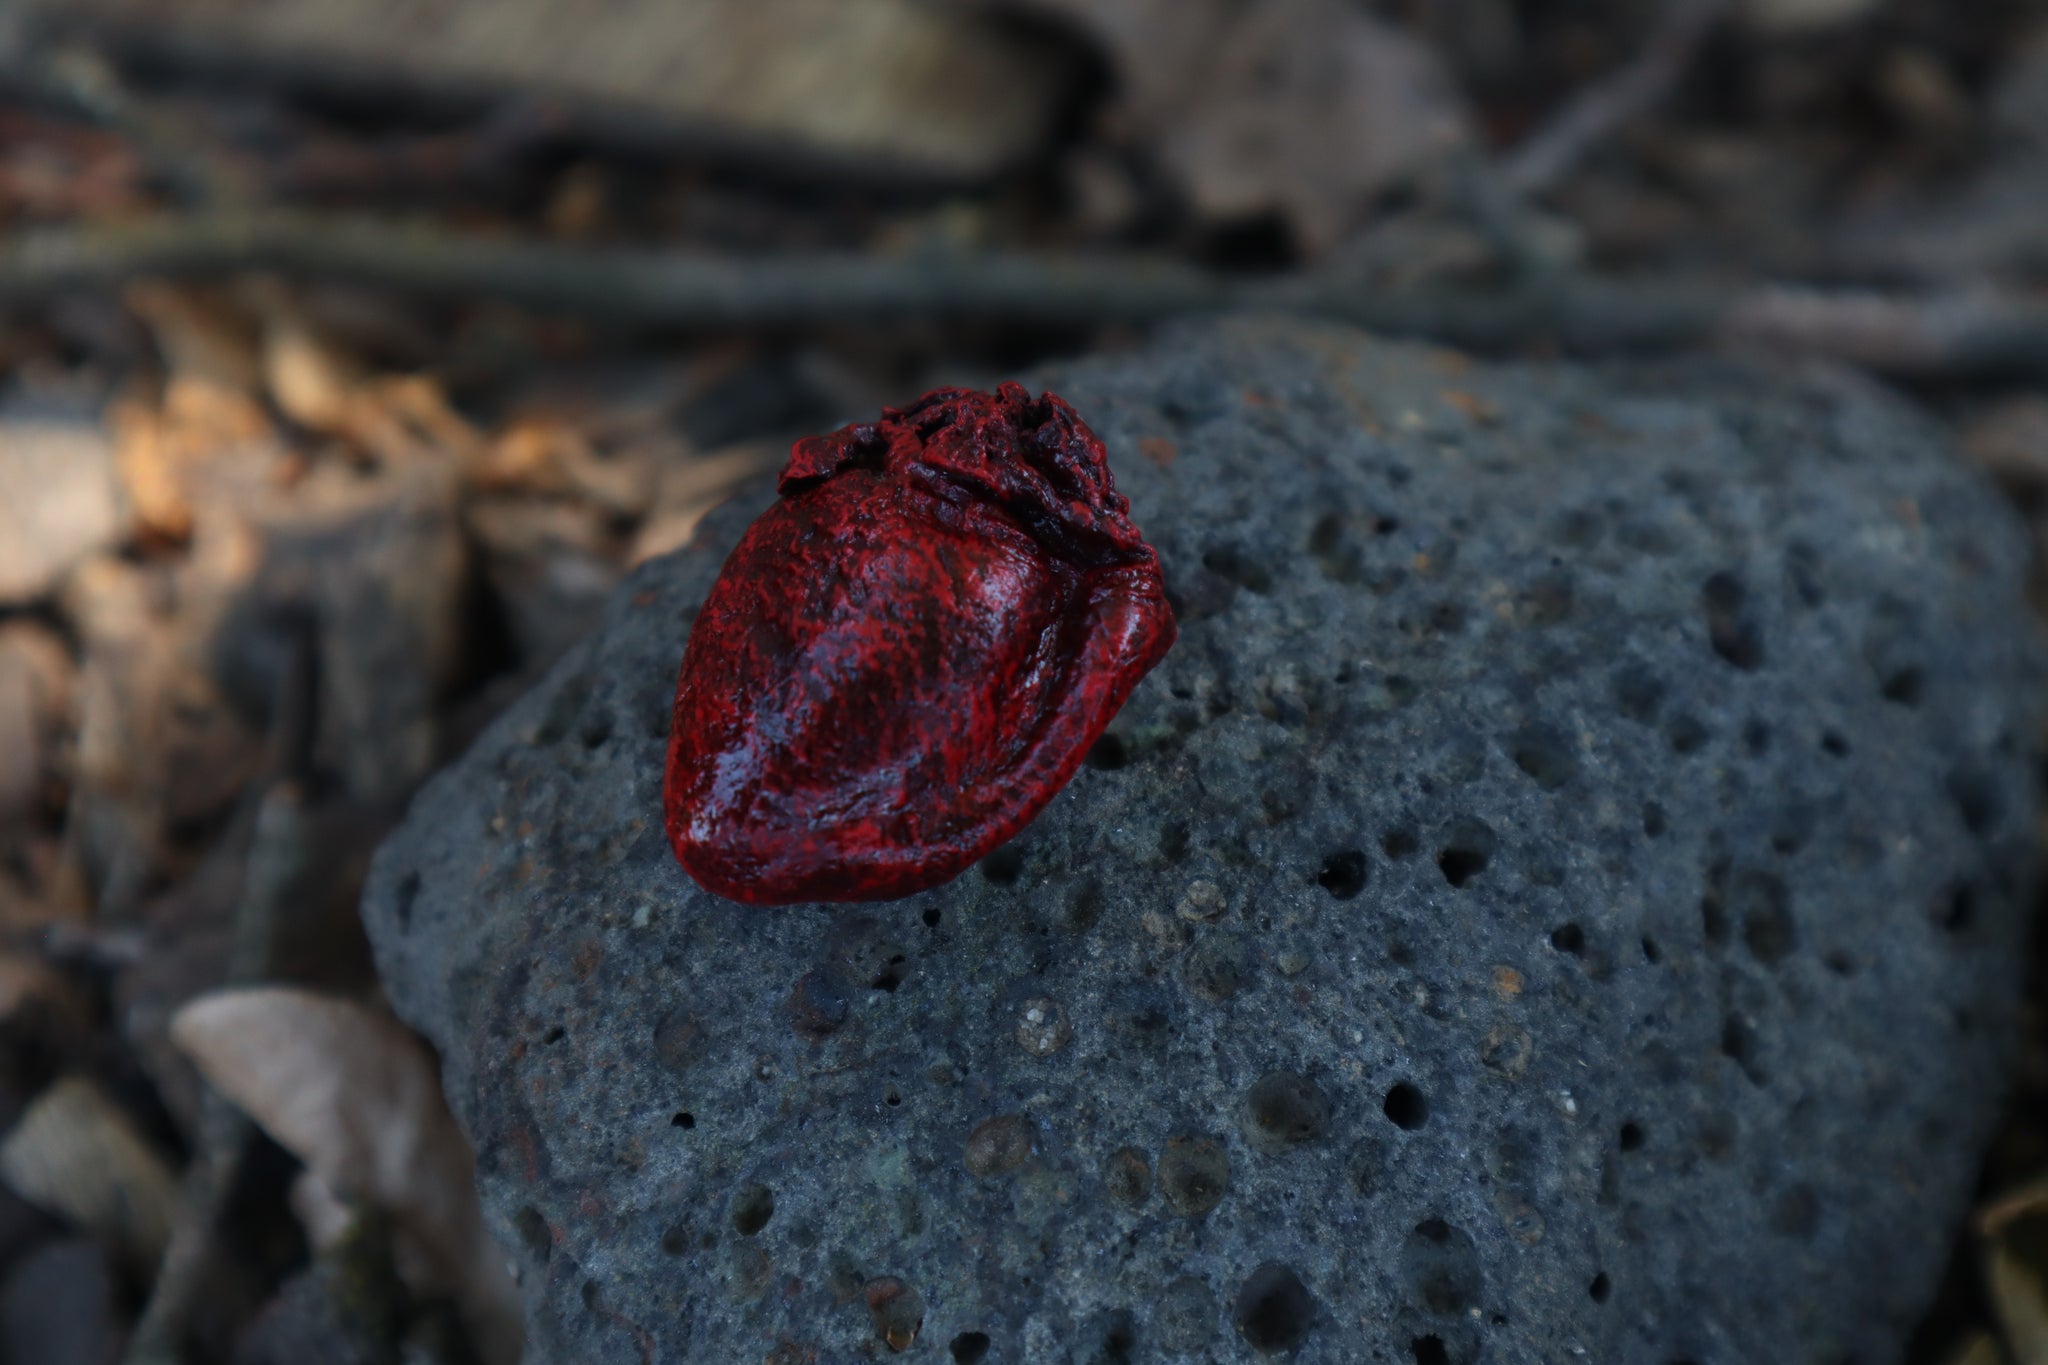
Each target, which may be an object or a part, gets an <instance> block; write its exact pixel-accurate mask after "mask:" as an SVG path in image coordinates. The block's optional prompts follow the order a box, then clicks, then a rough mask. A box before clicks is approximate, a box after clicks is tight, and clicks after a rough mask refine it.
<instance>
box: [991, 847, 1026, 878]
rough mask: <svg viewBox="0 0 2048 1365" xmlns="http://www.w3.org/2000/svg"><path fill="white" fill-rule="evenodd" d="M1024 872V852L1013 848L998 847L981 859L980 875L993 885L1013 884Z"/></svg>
mask: <svg viewBox="0 0 2048 1365" xmlns="http://www.w3.org/2000/svg"><path fill="white" fill-rule="evenodd" d="M1023 874H1024V854H1023V853H1022V852H1021V851H1020V850H1018V849H1015V848H1010V847H1004V848H999V849H997V850H996V851H995V852H993V853H991V854H989V855H988V856H987V857H986V858H983V859H982V860H981V875H982V876H983V877H986V878H987V879H988V880H989V882H990V883H991V884H993V885H995V886H1014V885H1015V884H1016V882H1017V878H1019V877H1020V876H1022V875H1023Z"/></svg>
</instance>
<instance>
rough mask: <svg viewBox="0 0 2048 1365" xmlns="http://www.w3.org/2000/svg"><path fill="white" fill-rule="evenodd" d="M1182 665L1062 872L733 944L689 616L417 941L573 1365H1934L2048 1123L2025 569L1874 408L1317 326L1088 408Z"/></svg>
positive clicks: (810, 916) (388, 867)
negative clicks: (695, 751)
mask: <svg viewBox="0 0 2048 1365" xmlns="http://www.w3.org/2000/svg"><path fill="white" fill-rule="evenodd" d="M1038 382H1039V385H1040V386H1041V387H1050V388H1052V389H1054V390H1055V391H1056V392H1058V393H1060V394H1062V395H1064V396H1065V397H1067V398H1068V399H1070V400H1071V401H1072V402H1073V403H1074V405H1075V406H1076V407H1077V408H1078V409H1079V411H1080V412H1081V413H1082V414H1083V415H1084V416H1085V417H1086V418H1087V420H1088V421H1089V422H1090V423H1091V424H1092V425H1093V426H1094V428H1095V430H1096V431H1097V432H1099V433H1100V434H1101V435H1102V436H1103V438H1104V439H1105V440H1106V442H1107V443H1108V446H1109V449H1110V452H1111V459H1112V463H1113V466H1114V468H1115V473H1116V477H1117V480H1118V483H1119V484H1120V486H1121V487H1122V489H1123V490H1124V491H1125V492H1126V493H1127V494H1128V495H1129V496H1130V499H1131V503H1132V508H1133V514H1134V516H1135V518H1136V520H1137V521H1138V524H1139V525H1140V526H1141V527H1143V528H1144V530H1145V532H1146V534H1147V536H1148V537H1149V538H1150V539H1151V540H1152V542H1153V543H1154V544H1155V545H1157V546H1158V548H1159V551H1160V555H1161V558H1162V559H1163V561H1164V563H1165V568H1166V577H1167V582H1168V584H1169V587H1170V589H1171V590H1172V592H1173V594H1174V596H1175V600H1176V604H1177V608H1178V610H1179V613H1180V620H1181V637H1180V642H1179V644H1178V645H1177V646H1176V647H1175V649H1174V650H1173V652H1172V653H1171V654H1170V655H1169V656H1168V657H1167V659H1166V660H1165V662H1164V663H1162V664H1161V665H1160V666H1159V668H1158V669H1157V670H1156V671H1155V672H1154V673H1153V674H1152V675H1151V676H1150V677H1148V678H1147V679H1146V680H1145V681H1144V683H1143V684H1142V685H1141V686H1139V688H1138V689H1137V691H1136V693H1135V694H1134V695H1133V696H1132V698H1131V700H1130V702H1129V704H1128V705H1127V706H1126V707H1125V709H1124V711H1123V713H1122V714H1121V715H1120V716H1119V717H1118V718H1117V720H1116V722H1115V724H1114V725H1113V727H1112V728H1111V730H1110V732H1109V735H1108V736H1107V737H1106V738H1105V739H1104V740H1103V741H1102V742H1101V744H1100V745H1099V746H1098V747H1097V748H1096V749H1095V750H1094V751H1093V753H1092V754H1091V756H1090V760H1089V763H1088V765H1087V767H1085V768H1084V769H1083V770H1082V771H1081V773H1080V774H1079V775H1078V776H1077V777H1076V778H1075V779H1074V781H1073V782H1072V783H1071V784H1070V785H1069V786H1068V788H1067V789H1066V790H1065V791H1064V792H1063V793H1062V794H1061V795H1060V796H1059V797H1058V798H1057V799H1056V800H1054V801H1053V802H1052V803H1051V805H1050V806H1048V807H1047V808H1046V810H1045V812H1044V814H1042V815H1041V816H1040V817H1039V818H1038V820H1037V821H1036V823H1034V824H1033V825H1032V826H1031V827H1030V828H1029V829H1028V830H1027V831H1025V833H1024V834H1023V835H1021V836H1020V837H1019V838H1018V839H1016V840H1015V841H1014V842H1013V843H1012V844H1010V845H1009V846H1008V847H1006V848H1004V849H1002V850H1000V851H999V852H997V853H996V854H994V855H993V856H991V857H990V858H989V859H987V860H986V861H985V862H984V863H983V864H982V865H981V866H980V867H978V868H977V869H975V870H974V871H972V872H970V873H968V874H967V875H965V876H963V877H961V878H959V879H958V880H957V881H955V882H954V883H952V884H951V885H948V886H944V887H941V888H939V889H937V890H934V891H931V892H927V893H924V894H921V895H917V896H914V897H911V898H909V899H907V900H903V901H898V902H893V903H888V904H877V905H866V906H838V907H833V906H823V905H815V906H812V905H806V906H791V907H783V908H754V907H747V906H742V905H737V904H732V903H728V902H725V901H721V900H718V899H716V898H714V897H711V896H709V895H707V894H705V893H703V892H701V891H699V890H697V889H696V888H695V887H694V886H693V885H692V884H691V883H690V882H689V881H688V880H687V879H686V878H685V876H684V874H683V873H682V872H681V871H680V870H679V869H678V868H677V866H676V864H675V862H674V860H673V858H672V857H671V855H670V852H669V849H668V846H667V844H666V842H665V840H664V837H663V834H662V824H661V810H660V803H661V772H662V760H663V748H664V738H665V736H666V734H667V732H668V727H669V705H670V697H671V693H672V689H673V686H674V682H675V675H676V668H677V663H678V661H679V659H680V657H681V652H682V648H683V640H684V636H685V634H686V632H687V631H688V629H689V624H690V620H691V617H692V615H693V613H694V612H695V611H696V610H697V608H698V605H699V603H700V602H701V601H702V599H703V597H704V594H705V592H706V591H707V589H708V588H709V586H710V584H711V581H712V578H713V576H714V575H715V574H716V573H717V571H718V568H719V565H720V563H721V561H722V560H723V558H724V556H725V554H726V552H727V550H728V549H729V547H730V546H731V545H732V544H733V542H734V540H735V539H736V537H737V536H738V534H739V531H740V530H741V528H742V527H743V526H744V525H745V524H746V522H747V521H748V520H749V518H750V517H752V516H753V515H754V514H755V513H756V512H757V511H758V510H759V509H760V507H761V506H763V505H764V503H765V500H766V497H767V494H766V492H765V490H760V489H757V490H755V492H754V493H752V494H751V495H749V496H748V497H746V498H743V499H741V500H739V501H738V502H737V503H735V504H734V505H731V506H729V507H727V508H726V509H724V510H723V512H722V513H721V514H720V515H718V516H717V517H715V518H714V519H713V520H712V521H711V523H709V525H708V526H707V529H706V530H705V532H704V534H703V535H702V536H701V538H700V543H698V544H697V545H695V546H693V547H692V548H690V549H687V550H684V551H682V552H680V553H678V554H675V555H673V556H670V557H668V558H666V559H662V560H659V561H656V562H653V563H651V564H649V565H647V566H645V567H644V568H643V569H641V570H640V571H638V572H637V573H636V574H635V575H634V576H633V577H632V578H631V579H629V580H628V581H627V582H626V583H625V584H624V586H623V587H622V588H621V589H620V591H619V592H618V594H617V596H616V597H615V598H614V599H613V600H612V602H611V603H610V606H609V609H608V610H607V613H606V615H605V618H604V620H603V622H602V625H601V628H600V629H598V630H597V632H596V633H595V635H594V636H593V637H591V638H590V639H588V640H586V641H585V642H584V643H583V644H581V645H579V646H577V647H576V648H575V649H574V650H573V651H572V652H571V653H570V654H569V655H568V656H566V657H565V658H564V659H563V660H562V662H561V663H560V665H559V666H558V667H557V668H556V669H555V670H554V671H553V673H552V674H551V675H550V676H549V678H548V679H547V680H546V682H545V683H544V684H543V685H541V686H540V687H539V688H538V689H536V690H535V691H534V692H533V693H532V694H531V695H530V696H528V697H526V698H525V699H524V700H523V701H522V702H520V703H519V704H518V705H516V706H515V707H514V708H513V709H512V710H511V711H510V712H509V713H508V714H507V715H505V716H504V717H503V718H502V719H501V720H500V721H499V722H498V723H497V724H496V725H495V726H494V727H493V728H491V729H490V730H489V731H488V732H487V733H486V734H485V735H484V737H483V738H482V739H481V740H480V741H479V742H478V743H477V745H476V747H475V748H474V749H473V750H472V751H471V752H470V753H469V755H468V756H467V757H466V758H465V759H463V760H462V761H461V762H460V763H458V764H457V765H455V766H454V767H453V768H451V769H450V770H448V771H447V772H445V773H443V774H442V775H441V776H439V777H438V778H437V779H436V780H434V781H433V782H432V784H431V785H429V786H428V787H427V788H426V789H425V791H424V792H423V793H422V794H421V796H420V797H419V798H418V800H417V802H416V804H415V805H414V807H413V810H412V813H411V816H410V818H409V820H408V821H407V823H406V825H405V827H404V828H403V830H402V831H401V832H400V833H398V834H397V835H396V836H394V837H393V838H392V840H391V841H390V842H389V843H388V844H387V845H386V846H385V847H384V849H383V850H382V852H381V853H380V855H379V858H378V861H377V864H376V867H375V870H374V873H373V875H372V878H371V884H370V889H369V891H368V894H367V898H366V901H365V910H366V914H367V917H368V922H369V927H370V931H371V933H372V935H373V937H374V940H375V944H376V948H377V953H378V959H379V962H380V965H381V969H382V972H383V975H384V979H385V981H386V982H387V983H388V986H389V990H390V994H391V998H392V1000H393V1002H394V1004H395V1005H396V1006H397V1008H398V1010H399V1012H400V1013H401V1014H402V1015H403V1016H404V1017H405V1018H407V1019H408V1020H410V1021H412V1022H413V1023H415V1024H416V1025H417V1026H419V1027H420V1028H421V1029H422V1030H424V1031H425V1032H426V1033H427V1035H428V1036H429V1037H431V1038H432V1040H433V1041H434V1042H435V1043H436V1044H437V1045H438V1046H439V1047H440V1049H441V1052H442V1055H443V1058H444V1059H445V1065H446V1072H445V1080H446V1085H447V1088H448V1091H449V1095H450V1097H451V1099H452V1101H453V1103H454V1106H455V1110H456V1112H457V1114H458V1115H459V1116H460V1117H461V1119H462V1121H463V1123H464V1124H465V1125H466V1127H467V1129H468V1131H469V1132H470V1133H471V1134H472V1135H473V1136H474V1138H475V1140H476V1143H477V1147H478V1152H479V1173H480V1176H479V1178H480V1179H481V1181H482V1184H483V1190H484V1196H485V1199H486V1202H487V1204H488V1206H489V1209H490V1211H491V1216H492V1217H493V1219H494V1220H495V1225H496V1229H497V1231H498V1232H499V1234H500V1235H501V1236H502V1238H503V1240H504V1242H505V1245H506V1247H507V1249H508V1254H510V1255H511V1256H512V1257H513V1259H514V1260H515V1261H516V1263H517V1265H518V1267H519V1270H520V1274H521V1275H522V1277H523V1281H524V1286H525V1292H526V1295H527V1302H528V1305H529V1310H530V1311H529V1326H530V1331H531V1359H533V1360H536V1361H546V1362H556V1361H560V1362H570V1361H574V1362H592V1363H605V1362H614V1361H616V1362H621V1363H622V1365H625V1363H635V1365H637V1363H638V1362H699V1361H702V1362H743V1361H774V1362H783V1363H784V1365H791V1363H793V1362H814V1363H818V1362H821V1363H823V1365H834V1363H837V1362H852V1361H872V1360H886V1359H891V1358H894V1355H895V1353H896V1351H897V1349H898V1348H899V1347H900V1348H902V1350H901V1354H902V1355H903V1358H905V1359H909V1360H929V1361H934V1362H940V1363H941V1365H944V1363H945V1362H948V1361H951V1362H973V1361H987V1362H1032V1363H1033V1365H1040V1363H1042V1362H1055V1363H1056V1362H1075V1363H1076V1365H1094V1363H1095V1362H1115V1361H1177V1362H1206V1361H1247V1360H1255V1359H1258V1358H1260V1357H1261V1356H1275V1357H1290V1356H1291V1358H1292V1359H1295V1360H1298V1361H1304V1362H1343V1363H1344V1365H1351V1363H1352V1362H1366V1361H1383V1362H1393V1363H1394V1365H1406V1363H1408V1362H1414V1365H1431V1363H1432V1362H1455V1363H1457V1365H1469V1363H1470V1362H1475V1361H1482V1360H1484V1361H1490V1362H1538V1361H1542V1362H1568V1361H1573V1360H1587V1361H1597V1362H1644V1363H1645V1365H1676V1363H1677V1362H1697V1363H1698V1365H1749V1363H1751V1362H1758V1361H1773V1362H1814V1363H1815V1365H1840V1362H1843V1361H1848V1360H1855V1361H1859V1362H1884V1361H1893V1360H1896V1359H1897V1358H1898V1357H1899V1355H1900V1353H1901V1350H1902V1348H1903V1343H1904V1341H1905V1338H1906V1334H1907V1332H1908V1330H1909V1329H1910V1326H1911V1324H1912V1323H1913V1321H1914V1319H1915V1316H1916V1315H1917V1314H1918V1313H1919V1312H1920V1310H1921V1309H1922V1308H1923V1306H1924V1305H1925V1303H1926V1301H1927V1299H1928V1297H1929V1295H1930V1294H1931V1293H1932V1290H1933V1288H1934V1284H1935V1281H1936V1278H1937V1276H1938V1274H1939V1271H1940V1269H1941V1267H1942V1264H1943V1262H1944V1259H1945V1256H1946V1253H1947V1246H1948V1240H1949V1235H1950V1232H1951V1230H1952V1227H1953V1224H1954V1221H1955V1220H1956V1219H1957V1218H1958V1216H1959V1215H1960V1214H1961V1212H1962V1210H1963V1208H1964V1205H1965V1201H1966V1199H1967V1197H1968V1192H1969V1189H1970V1185H1971V1181H1972V1177H1973V1174H1974V1167H1975V1163H1976V1157H1977V1153H1978V1151H1979V1148H1980V1144H1981V1143H1982V1142H1983V1141H1984V1140H1985V1139H1986V1137H1987V1134H1988V1131H1989V1127H1990V1125H1991V1123H1992V1120H1993V1117H1994V1113H1995V1110H1996V1108H1997V1106H1998V1103H1999V1098H2000V1090H2001V1084H2002V1079H2003V1076H2004V1073H2005V1068H2006V1064H2007V1061H2008V1059H2009V1055H2010V1037H2011V1034H2012V1032H2013V1026H2014V1011H2015V1005H2016V999H2017V995H2018V989H2019V974H2020V954H2019V951H2018V950H2019V947H2020V944H2021V940H2022V933H2023V917H2024V916H2023V909H2024V903H2025V900H2026V896H2027V892H2028V886H2029V879H2030V877H2031V867H2030V863H2031V857H2032V845H2031V840H2032V835H2031V830H2032V824H2033V809H2034V791H2033V777H2032V772H2033V763H2034V760H2033V758H2032V757H2031V756H2032V754H2033V752H2034V750H2035V748H2036V744H2037V737H2038V735H2039V733H2040V730H2041V724H2040V722H2041V707H2040V699H2041V696H2042V667H2041V657H2040V654H2039V652H2038V649H2037V646H2036V644H2035V643H2034V640H2033V637H2032V634H2031V628H2030V626H2029V625H2028V624H2027V622H2028V617H2027V615H2026V611H2025V608H2024V606H2023V604H2022V601H2021V597H2020V592H2019V587H2018V585H2019V580H2020V570H2021V565H2022V563H2023V559H2024V554H2025V547H2024V544H2023V540H2022V536H2021V533H2020V530H2019V528H2018V526H2017V525H2016V524H2015V522H2014V519H2013V518H2012V517H2011V516H2009V515H2008V514H2007V512H2006V511H2005V510H2004V508H2003V507H2002V506H2001V505H2000V503H1999V502H1998V500H1997V498H1996V497H1995V496H1994V494H1993V493H1992V492H1991V491H1990V490H1989V489H1988V488H1987V487H1986V486H1985V484H1984V483H1983V481H1982V480H1981V479H1980V478H1978V477H1977V476H1975V475H1974V474H1972V473H1970V472H1969V471H1967V470H1965V469H1964V468H1963V467H1961V466H1960V465H1959V464H1958V463H1957V462H1956V461H1954V460H1953V459H1951V458H1950V457H1949V456H1948V455H1947V454H1946V453H1945V451H1944V449H1943V446H1944V439H1943V437H1942V434H1941V432H1940V430H1939V428H1938V427H1937V426H1936V425H1935V424H1934V423H1933V422H1931V421H1930V420H1929V419H1927V418H1925V417H1924V416H1921V415H1919V414H1917V413H1916V412H1915V411H1914V410H1913V409H1911V408H1910V407H1908V406H1906V405H1904V404H1902V403H1901V402H1899V401H1897V400H1895V399H1893V398H1890V397H1888V396H1886V395H1885V394H1884V393H1883V392H1881V391H1879V390H1877V389H1876V388H1874V387H1873V386H1871V385H1869V384H1867V383H1865V382H1863V381H1860V380H1857V379H1854V378H1852V377H1849V376H1846V375H1842V374H1839V373H1832V372H1814V373H1797V374H1784V375H1773V374H1769V373H1765V372H1762V371H1758V370H1755V369H1748V368H1742V367H1739V366H1736V365H1734V364H1732V363H1724V362H1719V361H1712V360H1698V359H1694V360H1688V361H1683V362H1671V363H1669V364H1662V365H1643V366H1629V367H1622V368H1613V369H1597V368H1581V367H1574V366H1567V365H1533V364H1532V365H1513V366H1492V365H1482V364H1478V363H1473V362H1470V361H1468V360H1466V359H1465V358H1463V357H1460V356H1458V355H1454V354H1449V353H1445V352H1442V351H1434V350H1430V349H1427V348H1422V347H1412V346H1397V345H1388V344H1385V343H1381V342H1378V341H1374V340H1372V339H1369V338H1367V337H1365V336H1363V335H1360V334H1358V333H1355V332H1351V331H1346V330H1342V329H1338V328H1333V327H1321V326H1312V325H1306V324H1302V323H1296V322H1279V321H1261V320H1245V321H1233V322H1229V323H1225V324H1215V325H1208V326H1203V327H1192V328H1187V329H1183V330H1178V331H1172V332H1169V333H1167V334H1166V336H1165V338H1164V339H1163V340H1161V341H1160V342H1158V343H1157V344H1156V345H1155V346H1153V347H1152V348H1151V349H1148V350H1144V351H1140V352H1136V353H1131V354H1123V355H1115V356H1109V357H1104V358H1097V359H1093V360H1087V361H1082V362H1077V363H1075V364H1072V365H1070V366H1067V367H1064V368H1061V369H1058V370H1055V371H1052V372H1048V373H1046V374H1044V375H1041V376H1039V377H1038Z"/></svg>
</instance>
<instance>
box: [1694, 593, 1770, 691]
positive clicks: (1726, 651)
mask: <svg viewBox="0 0 2048 1365" xmlns="http://www.w3.org/2000/svg"><path fill="white" fill-rule="evenodd" d="M1748 599H1749V594H1748V591H1747V590H1746V589H1745V588H1744V587H1743V586H1742V580H1741V579H1739V578H1737V577H1736V576H1735V575H1734V574H1731V573H1717V574H1715V575H1713V576H1712V577H1711V578H1709V579H1708V580H1707V581H1706V582H1705V583H1704V584H1702V585H1701V587H1700V604H1701V606H1702V607H1703V608H1704V609H1705V611H1706V617H1707V640H1708V642H1709V643H1710V644H1712V645H1713V647H1714V653H1716V654H1718V655H1720V656H1721V657H1722V658H1723V659H1726V660H1727V661H1728V662H1729V663H1731V664H1734V665H1735V666H1736V667H1737V668H1739V669H1741V670H1742V671H1744V672H1745V673H1753V672H1755V671H1756V670H1757V669H1758V668H1761V667H1762V666H1763V662H1764V645H1763V639H1762V637H1761V636H1760V635H1759V634H1758V633H1757V628H1756V623H1755V622H1754V621H1753V620H1751V619H1750V617H1749V613H1748V611H1747V605H1748Z"/></svg>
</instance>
